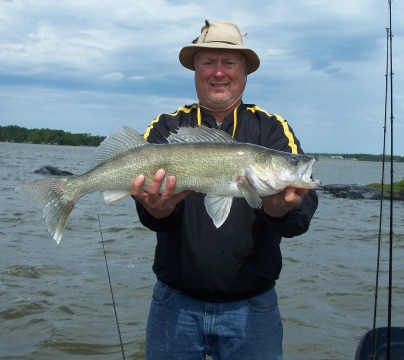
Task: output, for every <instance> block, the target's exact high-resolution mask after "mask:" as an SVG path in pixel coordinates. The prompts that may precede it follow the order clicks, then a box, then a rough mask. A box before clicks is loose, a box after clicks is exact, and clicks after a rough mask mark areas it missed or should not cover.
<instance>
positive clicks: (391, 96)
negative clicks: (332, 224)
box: [387, 0, 394, 360]
mask: <svg viewBox="0 0 404 360" xmlns="http://www.w3.org/2000/svg"><path fill="white" fill-rule="evenodd" d="M388 1H389V45H390V224H389V225H390V229H389V242H390V244H389V294H388V314H387V360H390V352H391V308H392V287H393V183H394V168H393V166H394V161H393V155H394V154H393V151H394V146H393V123H394V114H393V74H394V73H393V32H392V28H391V23H392V21H391V2H392V0H388Z"/></svg>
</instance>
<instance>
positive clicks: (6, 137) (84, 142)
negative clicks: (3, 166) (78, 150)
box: [0, 125, 105, 146]
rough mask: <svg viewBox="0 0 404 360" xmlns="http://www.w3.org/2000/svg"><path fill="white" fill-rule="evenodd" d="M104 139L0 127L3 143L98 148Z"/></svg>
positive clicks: (102, 137) (89, 135) (54, 131)
mask: <svg viewBox="0 0 404 360" xmlns="http://www.w3.org/2000/svg"><path fill="white" fill-rule="evenodd" d="M104 139H105V136H94V135H91V134H72V133H70V132H66V131H63V130H51V129H26V128H24V127H20V126H16V125H9V126H0V141H2V142H6V141H7V142H16V143H30V144H55V145H72V146H98V145H100V144H101V142H102V141H103V140H104Z"/></svg>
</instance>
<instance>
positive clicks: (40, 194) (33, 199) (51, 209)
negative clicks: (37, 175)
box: [16, 178, 78, 244]
mask: <svg viewBox="0 0 404 360" xmlns="http://www.w3.org/2000/svg"><path fill="white" fill-rule="evenodd" d="M68 181H69V180H68V179H66V178H58V179H49V180H48V179H46V180H36V181H32V182H30V183H26V184H22V185H21V186H19V187H17V188H16V190H17V191H18V192H19V193H20V194H21V195H22V196H23V197H25V198H26V199H27V200H28V201H29V202H30V203H31V204H32V205H33V206H34V207H38V208H40V209H42V213H43V217H44V218H45V221H46V224H47V226H48V231H49V232H50V233H51V234H52V236H53V239H54V240H55V241H56V242H57V243H58V244H59V242H60V239H61V238H62V234H63V230H64V229H65V226H66V223H67V220H68V218H69V216H70V213H71V212H72V210H73V208H74V206H75V205H76V202H77V200H78V198H72V197H71V196H67V195H66V194H65V188H66V184H67V183H68Z"/></svg>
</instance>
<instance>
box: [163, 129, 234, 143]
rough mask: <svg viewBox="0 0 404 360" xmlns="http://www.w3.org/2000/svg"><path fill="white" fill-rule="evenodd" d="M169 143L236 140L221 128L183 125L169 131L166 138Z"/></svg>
mask: <svg viewBox="0 0 404 360" xmlns="http://www.w3.org/2000/svg"><path fill="white" fill-rule="evenodd" d="M167 141H168V142H169V143H170V144H174V143H184V142H227V143H228V142H236V141H235V140H234V139H233V138H232V137H231V136H230V135H229V134H227V133H226V132H224V131H222V130H217V129H212V128H208V127H206V126H203V125H202V126H198V127H190V126H183V127H179V128H178V129H177V130H176V133H171V134H170V136H169V137H168V138H167Z"/></svg>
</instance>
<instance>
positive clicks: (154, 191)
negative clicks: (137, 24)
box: [131, 21, 318, 360]
mask: <svg viewBox="0 0 404 360" xmlns="http://www.w3.org/2000/svg"><path fill="white" fill-rule="evenodd" d="M243 36H244V35H242V34H241V33H240V31H239V29H238V27H237V26H236V25H235V24H233V23H231V22H227V21H214V22H208V21H206V22H205V26H203V27H202V30H201V35H200V36H199V37H198V38H197V39H195V40H194V41H193V42H192V44H190V45H187V46H185V47H183V48H182V49H181V51H180V53H179V60H180V62H181V64H182V65H183V66H184V67H186V68H187V69H190V70H193V71H194V72H195V87H196V94H197V97H198V102H197V103H195V104H192V105H189V106H183V107H180V108H179V109H178V110H177V111H175V112H174V113H171V114H161V115H160V116H158V117H157V118H156V119H155V120H154V121H152V123H151V124H150V126H149V127H148V128H147V129H146V132H145V134H144V137H145V139H146V140H147V141H148V142H149V143H154V144H160V143H166V142H167V138H169V136H170V134H174V135H172V136H173V137H174V139H175V133H176V132H177V131H178V129H182V128H183V127H188V128H187V129H188V130H187V132H186V133H185V132H179V134H181V136H183V137H185V138H186V137H187V136H188V137H189V138H190V139H191V141H193V140H194V139H197V140H199V139H198V137H199V135H195V134H193V131H192V130H191V128H190V127H198V126H201V125H203V126H205V127H208V128H214V129H220V130H222V131H224V132H226V133H227V134H229V138H230V137H232V138H233V139H234V140H235V141H237V142H238V143H249V144H255V145H259V146H261V147H265V148H270V149H274V150H280V151H282V152H287V153H290V154H291V155H290V156H288V161H289V164H290V167H293V162H298V161H299V158H298V156H299V155H296V157H294V155H292V154H303V151H302V149H301V147H300V143H299V141H298V139H297V138H296V136H295V134H294V132H293V130H292V129H291V127H290V126H289V124H288V123H287V122H286V120H284V119H283V118H282V117H280V116H279V115H275V114H271V113H269V112H267V111H265V110H263V109H262V108H260V107H259V106H257V105H253V104H245V103H243V101H242V96H243V92H244V89H245V86H246V83H247V76H248V75H249V74H251V73H252V72H254V71H256V70H257V69H258V67H259V65H260V60H259V57H258V55H257V54H256V53H255V52H254V51H253V50H251V49H249V48H247V47H245V46H244V44H243ZM184 131H185V130H184ZM206 137H207V138H208V137H209V136H208V135H207V136H206ZM205 140H206V139H205ZM207 141H209V139H208V140H207ZM215 141H217V139H216V140H215ZM224 141H225V142H226V140H224ZM210 149H211V148H210ZM220 151H221V150H220V147H217V152H220ZM242 152H243V150H239V151H238V154H239V153H242ZM213 154H214V150H213V152H212V151H211V150H209V152H208V151H206V152H204V151H203V150H200V151H199V152H195V153H193V154H192V156H193V158H194V159H195V162H197V161H199V160H200V159H206V161H209V158H210V157H211V156H213ZM275 158H276V156H275ZM228 161H230V160H229V159H228V158H227V157H226V155H224V156H223V162H222V164H221V167H222V169H223V171H224V170H226V167H227V166H228V165H227V164H228ZM276 161H277V160H276ZM245 165H246V166H245V176H244V175H243V176H238V177H237V178H236V179H235V184H236V185H234V186H235V187H237V188H238V189H237V190H238V191H241V192H242V193H243V194H244V198H243V197H235V198H233V197H227V196H209V195H208V196H206V195H205V194H204V193H202V192H197V191H190V190H185V191H182V192H179V193H178V191H176V189H177V186H179V182H180V180H179V179H180V177H179V176H174V175H175V174H172V173H170V172H169V171H168V170H167V169H166V168H165V167H164V165H162V166H161V168H160V169H158V170H157V171H156V172H155V173H154V175H152V176H151V178H147V176H146V175H145V174H140V175H138V176H137V177H136V178H135V180H134V181H133V183H132V187H131V194H132V196H133V197H134V198H135V199H136V206H137V211H138V215H139V218H140V221H141V222H142V224H144V225H145V226H146V227H148V228H149V229H151V230H152V231H155V232H156V233H157V246H156V251H155V259H154V265H153V271H154V272H155V274H156V276H157V283H156V284H155V287H154V291H153V299H152V303H151V308H150V314H149V317H148V323H147V334H146V357H147V359H151V360H157V359H204V358H205V357H206V355H210V356H212V358H213V359H232V360H237V359H240V360H241V359H249V360H254V359H255V360H261V359H270V360H275V359H282V336H283V328H282V321H281V316H280V313H279V309H278V302H277V294H276V292H275V282H276V280H277V279H278V278H279V274H280V271H281V267H282V257H281V250H280V243H281V239H282V237H285V238H290V237H293V236H298V235H301V234H303V233H304V232H306V231H307V230H308V228H309V225H310V221H311V219H312V217H313V214H314V212H315V211H316V208H317V204H318V199H317V195H316V193H315V190H313V189H314V188H316V187H318V186H315V185H313V186H312V187H310V186H307V187H306V188H300V187H299V185H298V184H297V185H295V186H293V185H291V186H287V187H286V188H284V189H283V190H282V191H280V192H276V193H274V192H273V193H272V194H271V195H264V196H261V195H259V194H261V193H263V194H264V193H265V194H268V193H269V192H265V191H261V192H260V190H262V189H263V188H265V187H266V186H267V185H266V184H267V183H268V182H271V183H272V182H273V183H275V182H276V181H277V180H276V179H269V180H268V179H266V180H263V178H262V177H261V176H260V167H259V166H257V165H256V164H245ZM247 165H248V166H247ZM306 170H307V168H306V169H305V170H301V171H300V172H301V174H300V175H301V176H302V177H303V176H306V181H307V182H309V181H310V179H308V178H309V177H310V175H311V166H310V171H309V172H308V173H307V174H306V175H303V172H304V171H306ZM213 171H215V172H216V173H211V174H208V176H209V177H210V181H211V182H212V183H214V182H215V181H216V180H215V179H216V176H219V175H220V172H221V169H220V168H219V169H215V170H214V168H213V165H212V172H213ZM283 173H284V176H285V178H286V177H287V176H288V173H289V168H288V166H285V168H284V172H283ZM146 184H147V186H146ZM257 194H258V195H257ZM207 210H208V211H207ZM221 214H225V215H224V219H222V218H221V217H222V215H221ZM212 219H213V220H214V221H213V222H212ZM215 219H216V222H215Z"/></svg>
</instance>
